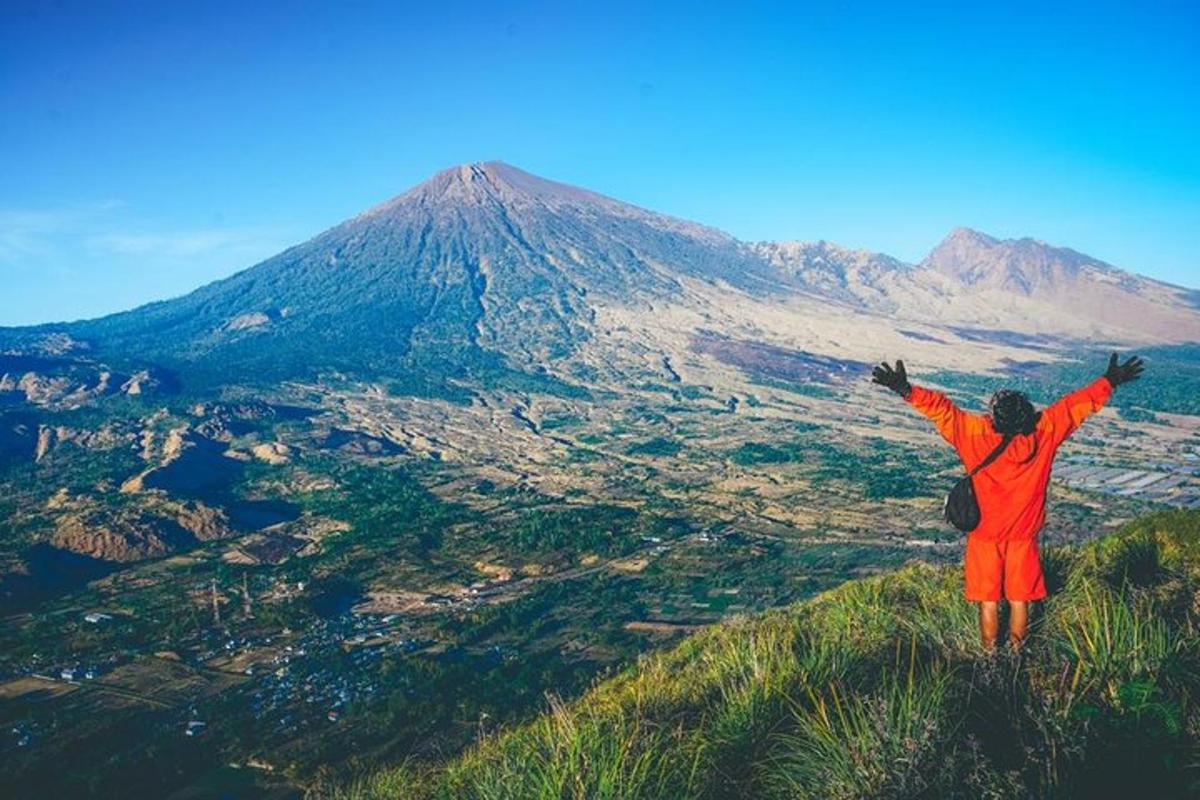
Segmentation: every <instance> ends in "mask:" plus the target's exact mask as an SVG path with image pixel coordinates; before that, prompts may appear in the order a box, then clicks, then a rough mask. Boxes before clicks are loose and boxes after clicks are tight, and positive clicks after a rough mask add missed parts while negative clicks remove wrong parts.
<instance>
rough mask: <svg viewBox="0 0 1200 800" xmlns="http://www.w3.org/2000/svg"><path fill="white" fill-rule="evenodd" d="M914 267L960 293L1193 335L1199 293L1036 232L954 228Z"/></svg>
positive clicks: (1145, 330)
mask: <svg viewBox="0 0 1200 800" xmlns="http://www.w3.org/2000/svg"><path fill="white" fill-rule="evenodd" d="M920 266H921V268H922V269H923V270H928V271H930V272H933V273H936V274H938V275H944V276H946V277H947V278H949V279H951V280H952V281H954V282H955V283H956V284H957V285H959V286H961V287H962V289H963V291H964V292H970V293H978V294H982V295H985V296H993V297H1007V298H1010V299H1011V298H1028V299H1032V300H1036V301H1040V302H1043V303H1046V304H1048V305H1050V306H1052V307H1053V308H1055V309H1057V310H1059V311H1061V312H1062V313H1063V314H1066V315H1068V316H1073V317H1077V318H1081V319H1090V320H1097V321H1102V322H1103V323H1104V324H1105V325H1107V326H1110V327H1113V328H1125V329H1128V330H1130V331H1138V332H1143V333H1145V334H1149V335H1151V336H1161V337H1164V338H1174V337H1183V336H1186V337H1187V338H1194V337H1195V335H1196V312H1197V309H1200V294H1198V293H1197V292H1196V291H1195V290H1189V289H1184V288H1182V287H1178V286H1171V285H1170V284H1166V283H1162V282H1161V281H1155V280H1151V279H1150V278H1146V277H1143V276H1141V275H1135V274H1133V273H1131V272H1127V271H1125V270H1122V269H1118V268H1117V267H1114V266H1112V265H1111V264H1106V263H1104V262H1103V261H1100V260H1099V259H1095V258H1092V257H1091V256H1087V255H1084V254H1083V253H1079V252H1076V251H1074V250H1071V249H1069V248H1066V247H1055V246H1053V245H1048V244H1046V243H1044V242H1039V241H1037V240H1035V239H1028V238H1025V239H994V238H992V237H991V236H987V235H985V234H982V233H979V232H978V231H973V230H970V229H969V228H957V229H955V230H954V231H952V232H951V233H950V235H949V236H947V237H946V238H945V239H944V240H942V242H941V243H940V244H939V245H938V246H937V247H935V248H934V249H933V252H931V253H930V254H929V255H928V256H927V257H926V258H925V260H924V261H922V262H921V265H920Z"/></svg>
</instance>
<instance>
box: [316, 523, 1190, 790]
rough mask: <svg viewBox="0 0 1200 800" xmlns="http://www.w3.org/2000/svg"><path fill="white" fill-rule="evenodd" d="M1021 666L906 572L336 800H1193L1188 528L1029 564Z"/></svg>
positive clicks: (721, 630)
mask: <svg viewBox="0 0 1200 800" xmlns="http://www.w3.org/2000/svg"><path fill="white" fill-rule="evenodd" d="M1045 561H1046V567H1047V572H1048V575H1049V576H1050V579H1051V580H1050V582H1051V591H1052V594H1051V597H1050V598H1049V599H1048V600H1047V601H1046V602H1045V603H1044V604H1043V605H1042V609H1041V611H1040V613H1039V615H1038V616H1037V617H1036V620H1035V626H1034V630H1033V633H1032V635H1031V639H1030V641H1029V643H1028V645H1027V647H1026V648H1025V650H1024V652H1023V653H1022V655H1021V656H1020V657H1019V658H1015V657H1013V656H1011V655H1009V654H1007V653H1005V654H1001V655H998V656H997V657H994V658H988V657H986V656H983V655H982V654H981V653H980V652H979V649H978V645H977V643H976V639H975V624H974V619H973V614H972V612H973V607H972V606H970V605H968V604H967V603H964V602H962V600H961V599H960V586H961V574H960V572H959V570H957V569H952V568H948V567H947V568H934V567H929V566H925V565H921V564H916V565H912V566H908V567H906V568H904V569H902V570H900V571H898V572H895V573H892V574H887V575H883V576H879V577H875V578H870V579H865V580H857V581H851V582H849V583H846V584H844V585H842V586H840V587H839V588H837V589H834V590H832V591H829V592H826V593H824V594H822V595H819V596H817V597H815V598H813V599H811V600H807V601H803V602H800V603H798V604H795V605H793V606H790V607H788V608H784V609H779V610H775V611H770V612H768V613H766V614H764V615H762V616H758V617H753V618H742V619H737V620H733V621H730V622H727V623H725V624H722V625H718V626H715V627H712V628H709V629H707V630H704V631H703V632H701V633H698V634H696V635H693V636H692V637H690V638H688V639H686V640H684V641H683V642H682V643H680V644H679V645H678V646H676V647H674V648H672V649H669V650H666V651H663V652H659V653H656V654H653V655H650V656H646V657H643V658H642V659H641V660H640V661H639V662H638V663H637V665H636V666H634V667H631V668H629V669H627V670H625V671H623V672H621V673H620V674H618V675H616V676H615V677H613V678H611V679H608V680H605V681H602V682H600V683H598V684H597V685H596V686H595V687H594V688H592V689H591V690H590V691H588V692H587V693H586V694H584V695H583V696H582V697H580V698H579V699H577V700H575V701H573V702H570V703H563V702H559V701H556V700H551V702H550V705H549V708H548V709H547V711H546V712H545V713H544V714H543V715H542V716H540V717H537V718H536V719H534V720H532V721H531V722H529V723H528V724H525V725H522V726H520V727H516V728H514V729H511V730H508V731H505V732H501V733H498V734H494V735H492V736H490V737H489V738H486V739H485V740H484V741H483V742H482V743H481V744H479V745H477V746H476V747H474V748H473V749H471V750H469V751H468V752H467V753H466V754H465V755H463V756H461V757H459V758H456V759H454V760H452V761H450V762H449V763H445V764H441V765H438V766H436V767H422V766H401V767H397V768H394V769H388V770H384V771H381V772H378V773H375V774H373V775H370V776H368V777H366V778H364V779H362V780H361V781H359V782H358V783H357V784H355V785H353V786H351V787H349V788H342V789H337V790H333V791H332V792H330V794H331V795H332V796H334V797H338V798H347V799H348V798H356V799H358V798H456V799H458V798H480V799H482V798H497V799H498V798H517V797H519V798H544V799H545V800H550V798H555V800H557V799H558V798H578V799H579V800H583V798H588V799H589V800H592V799H594V798H627V799H630V800H632V798H662V799H663V800H666V799H667V798H671V799H672V800H675V799H676V798H737V797H743V798H758V797H763V798H767V797H779V798H782V797H788V798H797V797H798V798H805V797H811V798H916V797H930V798H933V797H964V798H966V797H971V798H978V797H991V798H1019V797H1028V796H1035V797H1081V798H1084V797H1086V798H1104V797H1129V796H1141V797H1154V798H1174V797H1194V796H1195V794H1196V792H1197V791H1198V790H1200V777H1198V775H1197V767H1198V766H1200V709H1198V708H1197V706H1196V704H1195V700H1194V698H1195V696H1196V694H1197V691H1198V690H1200V671H1198V670H1200V638H1197V636H1196V633H1197V631H1196V625H1197V622H1198V621H1200V608H1198V607H1197V598H1200V512H1164V513H1158V514H1154V515H1151V516H1147V517H1144V518H1142V519H1140V520H1138V521H1136V522H1134V523H1132V524H1130V525H1128V526H1126V527H1125V528H1123V529H1122V530H1120V531H1119V532H1117V533H1115V534H1111V535H1109V536H1106V537H1103V538H1101V539H1098V540H1096V541H1094V542H1091V543H1089V544H1087V545H1084V546H1081V547H1078V548H1064V549H1058V550H1052V551H1050V552H1048V553H1047V554H1046V558H1045Z"/></svg>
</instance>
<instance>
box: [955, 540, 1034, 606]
mask: <svg viewBox="0 0 1200 800" xmlns="http://www.w3.org/2000/svg"><path fill="white" fill-rule="evenodd" d="M963 571H964V573H965V577H966V584H967V585H966V592H965V595H966V598H967V599H968V600H970V601H972V602H976V603H978V602H980V601H982V600H999V599H1000V598H1001V597H1003V598H1004V599H1006V600H1041V599H1042V598H1043V597H1045V596H1046V579H1045V577H1044V576H1043V575H1042V562H1041V561H1040V560H1039V559H1038V546H1037V539H1009V540H1003V541H987V540H983V539H979V538H977V537H975V536H968V537H967V555H966V558H965V563H964V570H963Z"/></svg>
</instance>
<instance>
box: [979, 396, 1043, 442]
mask: <svg viewBox="0 0 1200 800" xmlns="http://www.w3.org/2000/svg"><path fill="white" fill-rule="evenodd" d="M991 408H992V427H993V428H995V430H996V433H1003V434H1008V435H1013V436H1015V435H1018V434H1029V433H1033V430H1034V428H1035V427H1037V421H1038V417H1040V416H1041V415H1040V414H1039V413H1038V412H1037V411H1035V410H1034V408H1033V403H1031V402H1029V398H1028V397H1026V396H1025V395H1024V394H1022V393H1021V392H1017V391H1013V390H1012V389H1001V390H1000V391H998V392H996V393H995V394H994V395H992V402H991Z"/></svg>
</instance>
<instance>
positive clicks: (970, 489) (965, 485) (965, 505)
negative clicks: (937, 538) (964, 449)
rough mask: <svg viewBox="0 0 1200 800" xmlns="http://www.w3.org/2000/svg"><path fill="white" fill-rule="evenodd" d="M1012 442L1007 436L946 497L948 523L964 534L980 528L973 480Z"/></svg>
mask: <svg viewBox="0 0 1200 800" xmlns="http://www.w3.org/2000/svg"><path fill="white" fill-rule="evenodd" d="M1012 440H1013V437H1012V436H1005V437H1004V439H1003V441H1001V442H1000V444H998V445H996V449H995V450H993V451H992V452H990V453H988V457H987V458H985V459H984V460H983V461H980V462H979V464H978V466H976V467H975V469H973V470H971V471H970V472H968V473H967V477H965V478H959V481H958V483H956V484H954V488H953V489H951V490H950V494H948V495H946V505H945V508H944V509H943V511H944V512H945V514H946V521H947V522H949V523H950V524H951V525H953V526H954V527H956V528H958V529H959V530H960V531H962V532H963V533H970V532H971V531H973V530H975V529H976V528H978V527H979V520H980V514H979V500H978V499H976V497H975V483H974V481H973V480H972V479H973V478H974V477H975V475H976V473H978V472H979V471H980V470H981V469H983V468H984V467H986V466H987V465H988V464H991V463H992V462H993V461H995V460H996V459H997V458H999V457H1000V454H1001V453H1003V452H1004V448H1006V447H1008V445H1009V443H1010V442H1012Z"/></svg>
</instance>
